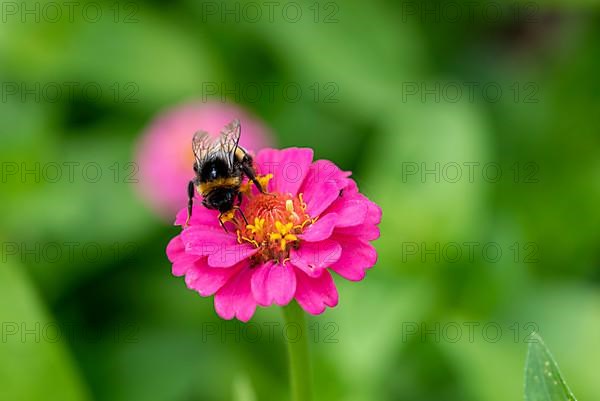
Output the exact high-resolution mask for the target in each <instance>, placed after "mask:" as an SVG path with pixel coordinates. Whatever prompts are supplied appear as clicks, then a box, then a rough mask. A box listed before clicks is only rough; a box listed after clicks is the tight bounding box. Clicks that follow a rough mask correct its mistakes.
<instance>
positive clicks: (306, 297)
mask: <svg viewBox="0 0 600 401" xmlns="http://www.w3.org/2000/svg"><path fill="white" fill-rule="evenodd" d="M295 298H296V301H298V304H300V306H301V307H302V309H304V310H305V311H307V312H308V313H312V314H313V315H318V314H320V313H323V312H324V311H325V308H326V307H327V306H329V307H334V306H336V305H337V303H338V292H337V289H336V288H335V283H334V282H333V278H332V277H331V274H329V272H328V271H327V270H325V271H323V274H321V275H320V276H319V277H316V278H311V277H309V276H307V275H306V274H304V272H302V271H300V270H296V297H295Z"/></svg>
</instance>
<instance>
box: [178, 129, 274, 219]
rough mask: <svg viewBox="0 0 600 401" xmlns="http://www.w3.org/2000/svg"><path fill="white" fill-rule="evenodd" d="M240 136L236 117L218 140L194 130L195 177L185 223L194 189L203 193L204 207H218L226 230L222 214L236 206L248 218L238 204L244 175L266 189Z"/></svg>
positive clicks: (192, 181)
mask: <svg viewBox="0 0 600 401" xmlns="http://www.w3.org/2000/svg"><path fill="white" fill-rule="evenodd" d="M240 136H241V126H240V121H239V120H233V121H232V122H230V123H229V124H228V125H226V126H225V128H223V130H222V131H221V134H220V136H219V137H218V138H216V139H215V140H213V139H212V137H211V136H210V134H209V133H208V132H205V131H198V132H196V133H195V134H194V138H193V139H192V151H193V152H194V158H195V161H194V173H195V177H194V179H192V180H191V181H190V182H189V183H188V189H187V192H188V217H187V221H186V226H187V223H188V222H189V219H190V217H191V216H192V206H193V203H194V191H195V190H197V191H198V193H199V194H200V195H202V205H203V206H204V207H206V208H207V209H216V210H218V211H219V213H220V214H219V223H220V224H221V227H223V229H225V231H227V229H226V228H225V225H224V223H223V220H222V218H223V216H224V215H226V214H228V213H230V212H231V211H233V210H238V211H239V212H240V213H241V215H242V217H243V218H244V221H246V217H245V216H244V214H243V213H242V211H241V209H240V208H239V205H240V204H241V202H242V193H241V192H240V186H241V185H242V180H243V178H244V175H245V176H246V177H248V179H249V180H251V181H252V182H253V183H254V185H256V188H258V190H259V191H260V192H261V193H265V191H264V189H263V188H262V186H261V184H260V183H259V182H258V180H257V179H256V172H255V170H254V167H253V160H252V157H251V156H250V155H249V154H248V152H247V151H246V150H245V149H244V148H242V147H241V146H240V145H239V141H240ZM236 203H237V204H236ZM246 224H247V222H246Z"/></svg>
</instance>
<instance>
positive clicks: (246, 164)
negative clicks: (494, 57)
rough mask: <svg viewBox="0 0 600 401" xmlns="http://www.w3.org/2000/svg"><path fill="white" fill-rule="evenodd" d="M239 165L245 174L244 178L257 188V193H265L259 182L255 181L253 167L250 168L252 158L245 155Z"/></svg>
mask: <svg viewBox="0 0 600 401" xmlns="http://www.w3.org/2000/svg"><path fill="white" fill-rule="evenodd" d="M241 164H242V172H243V173H244V174H246V176H247V177H248V178H249V179H250V181H252V182H253V183H254V185H256V188H258V191H259V192H260V193H261V194H265V193H266V191H265V190H264V188H263V187H262V185H260V182H258V180H257V179H256V172H255V171H254V167H252V157H250V155H249V154H247V153H246V154H245V155H244V158H243V159H242V163H241Z"/></svg>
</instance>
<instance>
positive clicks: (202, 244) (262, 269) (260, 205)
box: [167, 133, 381, 321]
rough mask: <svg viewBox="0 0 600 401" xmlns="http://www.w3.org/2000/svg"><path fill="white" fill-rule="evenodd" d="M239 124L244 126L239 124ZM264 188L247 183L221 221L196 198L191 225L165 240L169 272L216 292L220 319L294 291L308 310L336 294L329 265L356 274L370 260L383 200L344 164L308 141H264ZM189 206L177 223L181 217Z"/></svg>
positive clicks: (246, 313) (319, 308) (260, 160)
mask: <svg viewBox="0 0 600 401" xmlns="http://www.w3.org/2000/svg"><path fill="white" fill-rule="evenodd" d="M244 134H245V133H244ZM255 164H256V166H255V167H256V170H257V173H258V174H259V180H261V183H262V184H263V186H264V187H265V188H267V191H268V192H269V193H267V194H261V193H259V192H258V191H257V189H256V188H255V187H254V186H253V185H252V184H248V183H246V184H244V186H245V190H244V194H245V195H244V200H243V202H242V204H241V209H242V211H243V214H244V215H245V217H246V219H247V220H248V224H246V223H245V222H244V221H243V220H242V218H241V217H238V216H236V218H235V219H233V220H230V221H228V222H226V223H225V224H226V227H227V231H225V230H223V228H221V227H220V226H219V222H218V212H216V211H214V210H208V209H206V208H204V207H203V206H201V205H200V202H199V201H196V202H195V205H194V209H193V214H192V218H191V219H190V222H189V225H188V226H187V227H184V228H183V231H182V232H181V234H179V235H178V236H176V237H175V238H173V239H172V240H171V242H170V243H169V245H168V246H167V255H168V257H169V260H170V261H171V262H172V263H173V274H174V275H175V276H185V282H186V284H187V286H188V287H189V288H190V289H193V290H195V291H197V292H198V293H199V294H200V295H201V296H211V295H214V296H215V297H214V303H215V309H216V311H217V313H218V314H219V316H221V317H222V318H224V319H232V318H234V317H236V318H238V319H239V320H242V321H248V320H249V319H250V318H251V317H252V315H253V314H254V312H255V310H256V307H257V305H260V306H269V305H272V304H277V305H282V306H283V305H286V304H288V303H289V302H290V301H291V300H292V299H294V298H295V299H296V301H297V302H298V304H300V306H301V307H302V308H303V309H304V310H305V311H307V312H309V313H311V314H319V313H322V312H323V311H324V310H325V308H326V307H327V306H329V307H334V306H336V305H337V303H338V293H337V289H336V287H335V284H334V282H333V278H332V275H331V273H330V272H331V271H333V272H335V273H337V274H338V275H340V276H341V277H343V278H345V279H347V280H352V281H359V280H362V279H363V278H364V276H365V271H366V270H367V269H369V268H370V267H372V266H373V265H374V264H375V262H376V261H377V252H376V251H375V248H374V247H373V246H372V245H371V244H370V243H369V241H373V240H375V239H377V238H378V237H379V228H378V227H377V225H378V224H379V222H380V220H381V209H380V208H379V206H377V205H376V204H375V203H373V202H371V201H370V200H369V199H367V197H365V196H364V195H362V194H361V193H359V192H358V188H357V186H356V183H355V182H354V180H352V179H350V178H349V176H350V173H349V172H345V171H342V170H340V169H339V168H338V167H337V166H336V165H335V164H333V163H332V162H330V161H327V160H317V161H315V162H313V152H312V150H311V149H299V148H289V149H284V150H274V149H264V150H262V151H261V152H259V153H258V155H257V156H256V158H255ZM186 217H187V211H186V209H183V210H181V211H180V212H179V214H178V215H177V218H176V221H175V224H176V225H180V226H183V225H184V223H185V221H186Z"/></svg>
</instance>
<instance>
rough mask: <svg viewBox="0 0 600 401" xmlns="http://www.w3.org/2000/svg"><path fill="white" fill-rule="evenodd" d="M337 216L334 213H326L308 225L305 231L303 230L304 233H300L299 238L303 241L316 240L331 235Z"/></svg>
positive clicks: (321, 239)
mask: <svg viewBox="0 0 600 401" xmlns="http://www.w3.org/2000/svg"><path fill="white" fill-rule="evenodd" d="M337 217H338V215H337V214H336V213H329V214H326V215H325V216H323V217H321V218H320V219H318V220H317V221H316V222H315V223H313V224H311V225H310V226H308V228H307V229H306V231H304V234H302V235H300V238H301V239H303V240H304V241H309V242H318V241H323V240H325V239H327V238H329V237H331V234H332V233H333V229H334V228H335V223H336V220H337Z"/></svg>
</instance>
